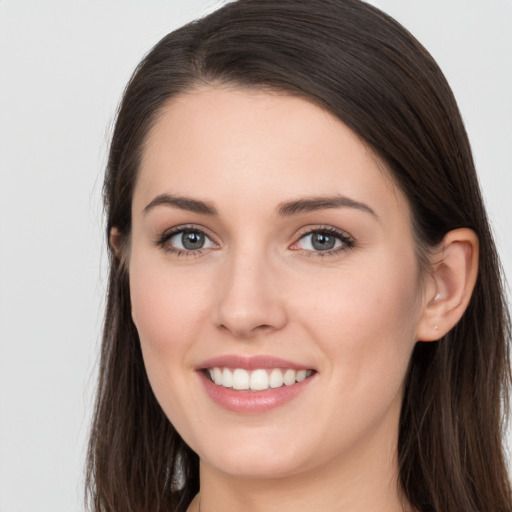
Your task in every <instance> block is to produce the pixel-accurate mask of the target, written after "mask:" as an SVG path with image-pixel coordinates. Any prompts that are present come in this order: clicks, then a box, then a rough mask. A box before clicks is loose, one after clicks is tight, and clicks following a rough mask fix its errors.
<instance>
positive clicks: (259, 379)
mask: <svg viewBox="0 0 512 512" xmlns="http://www.w3.org/2000/svg"><path fill="white" fill-rule="evenodd" d="M249 387H250V388H251V389H252V390H253V391H263V390H264V389H268V374H267V372H266V371H265V370H254V371H253V372H252V373H251V382H250V385H249Z"/></svg>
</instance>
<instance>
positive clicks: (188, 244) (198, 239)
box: [181, 231, 204, 250]
mask: <svg viewBox="0 0 512 512" xmlns="http://www.w3.org/2000/svg"><path fill="white" fill-rule="evenodd" d="M181 243H182V244H183V247H184V248H185V249H188V250H194V249H201V248H202V247H203V245H204V233H200V232H198V231H184V232H183V234H182V235H181Z"/></svg>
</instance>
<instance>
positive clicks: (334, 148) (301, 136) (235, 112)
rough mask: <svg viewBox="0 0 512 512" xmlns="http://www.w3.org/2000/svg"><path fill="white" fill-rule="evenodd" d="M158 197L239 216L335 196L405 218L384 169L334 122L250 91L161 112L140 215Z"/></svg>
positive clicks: (227, 91)
mask: <svg viewBox="0 0 512 512" xmlns="http://www.w3.org/2000/svg"><path fill="white" fill-rule="evenodd" d="M161 193H173V194H183V195H187V196H193V197H197V196H201V197H202V198H204V199H208V200H213V201H215V202H217V201H219V202H221V203H222V202H223V201H227V202H230V204H233V203H237V204H239V205H240V206H243V205H244V204H247V201H248V200H249V199H250V200H251V201H250V203H251V204H252V205H255V204H258V205H263V204H270V203H272V202H281V201H282V200H283V199H293V198H296V197H301V196H304V195H308V196H313V195H326V194H329V195H333V194H343V195H347V196H349V197H352V198H353V199H356V200H358V199H362V198H363V197H362V196H364V199H365V201H370V202H373V203H375V204H376V205H377V207H378V208H379V209H380V210H381V211H382V210H386V209H390V208H391V209H393V208H395V209H396V208H398V209H399V210H400V211H401V212H402V214H403V213H404V212H405V213H407V214H408V208H407V205H406V200H405V198H404V197H403V195H402V194H401V192H400V191H399V190H398V189H396V187H395V186H394V184H393V181H392V180H391V178H390V177H389V173H388V171H387V170H386V168H385V166H384V164H383V163H382V162H380V161H379V159H378V158H377V157H376V156H375V155H374V154H373V153H372V152H371V150H370V149H369V148H368V147H367V146H366V145H365V144H364V143H363V142H362V141H361V140H360V138H359V137H358V136H357V135H356V134H355V133H354V132H352V131H351V130H350V129H349V128H348V127H347V126H346V125H345V124H343V123H342V122H341V121H340V120H339V119H337V118H336V117H334V116H333V115H332V114H331V113H329V112H327V111H326V110H324V109H322V108H320V107H318V106H317V105H315V104H313V103H312V102H310V101H307V100H305V99H303V98H299V97H295V96H290V95H286V94H283V93H274V92H267V91H261V90H256V89H241V88H224V87H202V88H197V89H194V90H192V91H189V92H187V93H184V94H181V95H179V96H176V97H174V98H173V99H172V100H171V101H170V102H169V103H168V104H167V105H166V106H165V108H164V109H163V110H162V112H161V113H160V116H159V118H158V119H157V121H156V123H155V125H154V126H153V128H152V129H151V131H150V133H149V134H148V137H147V140H146V143H145V146H144V151H143V157H142V162H141V168H140V174H139V177H138V181H137V186H136V190H135V197H134V201H135V202H139V201H140V202H141V204H140V206H142V207H143V206H144V205H143V204H142V203H143V202H144V201H146V203H147V202H149V201H151V199H152V198H153V197H154V196H156V195H158V194H161ZM284 196H287V197H284Z"/></svg>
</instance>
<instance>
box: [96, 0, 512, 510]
mask: <svg viewBox="0 0 512 512" xmlns="http://www.w3.org/2000/svg"><path fill="white" fill-rule="evenodd" d="M202 83H230V84H236V85H241V86H249V87H259V88H268V89H273V90H279V91H285V92H288V93H291V94H295V95H299V96H302V97H304V98H307V99H308V100H310V101H313V102H315V103H316V104H318V105H320V106H322V107H323V108H326V109H327V110H329V111H330V112H332V113H333V114H334V115H336V116H337V117H338V118H339V119H341V120H342V121H343V122H344V123H345V124H347V125H348V126H349V127H350V128H351V129H352V130H353V131H354V132H355V133H357V134H358V135H359V136H360V137H361V138H362V139H363V140H364V141H366V143H367V144H368V145H369V146H370V147H371V148H372V149H373V150H374V151H375V153H376V154H377V155H379V157H380V158H381V159H382V161H384V162H385V163H386V164H387V166H388V168H389V169H390V171H391V173H392V175H393V177H394V179H395V181H396V182H397V184H398V185H399V187H400V188H401V189H402V190H403V192H404V193H405V195H406V196H407V198H408V200H409V204H410V207H411V211H412V217H413V227H414V233H415V237H416V241H417V246H418V255H419V258H422V257H424V256H425V254H426V251H428V248H429V247H433V246H435V245H436V244H438V243H439V242H440V241H441V240H442V238H443V236H444V235H445V234H446V233H447V232H448V231H450V230H452V229H456V228H460V227H467V228H471V229H473V230H474V231H475V233H476V234H477V236H478V238H479V241H480V261H479V277H478V280H477V283H476V287H475V290H474V293H473V296H472V298H471V301H470V304H469V306H468V308H467V310H466V312H465V313H464V315H463V317H462V319H461V320H460V322H459V323H458V324H457V325H456V326H455V328H453V329H452V330H451V331H450V332H449V333H448V334H447V335H446V336H445V337H444V338H443V339H441V340H440V341H438V342H433V343H421V342H419V343H417V345H416V347H415V350H414V352H413V355H412V358H411V362H410V367H409V373H408V376H407V381H406V388H405V397H404V401H403V406H402V412H401V418H400V431H399V442H398V447H397V453H398V460H399V470H400V484H401V487H402V490H403V492H404V494H405V496H406V498H407V499H408V500H409V502H410V503H411V504H412V506H413V507H415V508H416V509H417V510H419V511H422V512H427V511H428V512H430V511H435V512H454V511H464V512H483V511H485V512H505V511H507V512H510V511H512V501H511V489H510V483H509V479H508V475H507V471H506V466H505V460H504V455H503V446H502V436H503V433H504V430H503V419H504V417H505V416H504V412H506V410H507V409H506V407H507V405H508V391H509V387H510V381H511V376H510V366H509V353H508V342H509V340H510V321H509V318H508V312H507V309H506V306H505V301H504V297H503V291H502V290H503V287H502V282H501V277H500V266H499V261H498V257H497V254H496V250H495V246H494V243H493V239H492V236H491V233H490V229H489V225H488V221H487V217H486V213H485V210H484V206H483V202H482V198H481V194H480V191H479V186H478V181H477V177H476V174H475V167H474V163H473V159H472V155H471V149H470V146H469V142H468V138H467V135H466V132H465V129H464V126H463V123H462V120H461V116H460V113H459V111H458V108H457V104H456V102H455V99H454V97H453V94H452V92H451V90H450V88H449V86H448V84H447V82H446V80H445V78H444V76H443V74H442V72H441V71H440V69H439V67H438V66H437V64H436V63H435V62H434V60H433V59H432V57H431V56H430V55H429V54H428V52H427V51H426V50H425V49H424V48H423V47H422V46H421V45H420V44H419V43H418V42H417V41H416V40H415V39H414V38H413V37H412V36H411V35H410V34H409V33H408V32H407V31H406V30H405V29H404V28H403V27H402V26H400V25H399V24H398V23H397V22H395V21H394V20H393V19H391V18H390V17H388V16H387V15H385V14H383V13H382V12H380V11H379V10H377V9H375V8H374V7H371V6H369V5H367V4H365V3H363V2H361V1H359V0H239V1H237V2H232V3H229V4H227V5H225V6H224V7H223V8H221V9H219V10H217V11H216V12H214V13H212V14H210V15H208V16H207V17H205V18H202V19H200V20H198V21H195V22H193V23H190V24H188V25H186V26H185V27H182V28H181V29H179V30H176V31H175V32H173V33H171V34H169V35H167V36H166V37H164V38H163V39H162V40H161V41H160V42H159V43H158V44H157V45H156V46H155V47H154V48H153V49H152V50H151V51H150V52H149V54H148V55H147V56H146V57H145V58H144V60H143V61H142V62H141V64H140V65H139V66H138V68H137V69H136V71H135V73H134V74H133V76H132V78H131V80H130V82H129V84H128V86H127V88H126V91H125V93H124V97H123V99H122V103H121V105H120V108H119V112H118V116H117V121H116V125H115V130H114V134H113V138H112V143H111V148H110V156H109V161H108V166H107V170H106V176H105V184H104V201H105V208H106V217H107V225H106V235H107V240H108V238H109V235H110V232H111V229H112V228H113V227H115V228H117V230H118V231H119V233H120V237H121V241H122V242H123V243H129V235H130V229H131V201H132V195H133V189H134V185H135V181H136V179H137V172H138V167H139V162H140V157H141V152H142V151H143V144H144V141H145V138H146V136H147V134H148V131H149V129H150V128H151V126H152V125H153V123H154V122H155V120H156V119H157V117H158V115H159V113H160V112H161V111H162V108H163V107H164V105H165V104H166V102H167V101H168V100H169V99H170V98H171V97H173V96H174V95H176V94H178V93H180V92H184V91H187V90H190V89H191V88H193V87H196V86H197V85H200V84H202ZM198 488H199V463H198V457H197V455H196V454H195V453H194V452H192V450H191V449H190V448H189V447H188V446H187V445H186V444H185V443H184V442H183V440H182V439H181V437H180V436H179V434H178V433H177V432H176V431H175V429H174V428H173V426H172V424H171V423H170V422H169V421H168V419H167V418H166V417H165V415H164V413H163V412H162V410H161V408H160V406H159V405H158V403H157V401H156V399H155V397H154V395H153V393H152V390H151V387H150V385H149V382H148V379H147V376H146V372H145V369H144V365H143V361H142V355H141V350H140V344H139V339H138V335H137V331H136V329H135V326H134V324H133V322H132V319H131V312H130V290H129V283H128V275H127V269H126V265H125V264H124V262H123V259H122V258H120V259H118V258H116V257H115V255H114V253H113V251H112V250H111V251H110V277H109V283H108V298H107V308H106V318H105V326H104V335H103V345H102V352H101V364H100V376H99V387H98V394H97V402H96V409H95V416H94V421H93V425H92V430H91V438H90V444H89V453H88V467H87V497H88V500H87V501H88V504H89V505H91V507H92V510H94V511H95V512H100V511H102V512H106V511H109V512H129V511H148V512H149V511H152V512H153V511H155V512H158V511H162V512H163V511H166V512H169V511H175V512H182V511H184V510H185V509H186V508H187V506H188V504H189V503H190V501H191V499H192V497H193V496H194V495H195V494H196V493H197V492H198Z"/></svg>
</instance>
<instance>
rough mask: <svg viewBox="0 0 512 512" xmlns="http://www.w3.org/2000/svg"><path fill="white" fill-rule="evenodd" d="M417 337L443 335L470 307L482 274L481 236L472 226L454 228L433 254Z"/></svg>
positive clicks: (424, 338)
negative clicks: (479, 239) (477, 281)
mask: <svg viewBox="0 0 512 512" xmlns="http://www.w3.org/2000/svg"><path fill="white" fill-rule="evenodd" d="M431 264H432V269H433V270H432V274H431V275H430V277H429V279H428V282H427V285H426V287H425V299H424V300H425V305H424V307H423V311H422V315H421V318H420V322H419V324H418V330H417V333H416V339H417V340H420V341H434V340H438V339H439V338H442V337H443V336H444V335H445V334H446V333H447V332H448V331H449V330H450V329H451V328H452V327H454V326H455V324H456V323H457V322H458V321H459V320H460V318H461V317H462V315H463V313H464V311H465V310H466V308H467V306H468V304H469V300H470V299H471V294H472V293H473V288H474V287H475V283H476V278H477V275H478V237H477V236H476V234H475V232H474V231H472V230H471V229H467V228H461V229H455V230H453V231H450V232H448V233H447V234H446V236H445V237H444V238H443V241H442V242H441V244H440V249H439V251H436V253H435V254H434V255H433V256H432V261H431Z"/></svg>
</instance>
